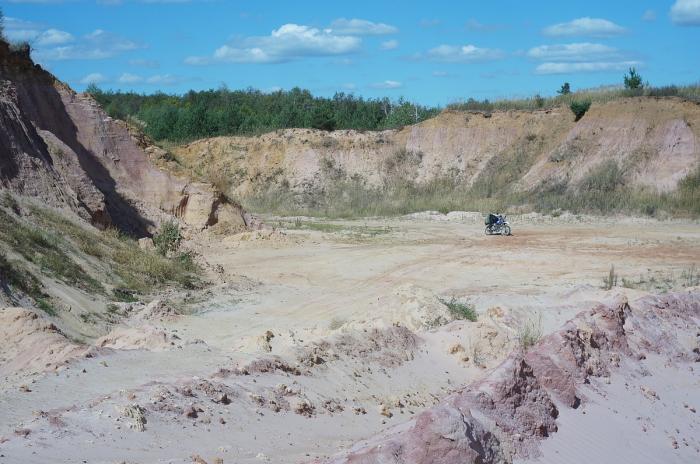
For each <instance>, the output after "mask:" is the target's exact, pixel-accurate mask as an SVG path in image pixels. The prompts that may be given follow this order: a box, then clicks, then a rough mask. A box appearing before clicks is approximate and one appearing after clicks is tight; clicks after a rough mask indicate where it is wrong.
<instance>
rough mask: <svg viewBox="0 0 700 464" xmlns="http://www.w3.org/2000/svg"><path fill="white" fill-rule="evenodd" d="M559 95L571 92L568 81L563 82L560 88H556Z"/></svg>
mask: <svg viewBox="0 0 700 464" xmlns="http://www.w3.org/2000/svg"><path fill="white" fill-rule="evenodd" d="M557 93H558V94H559V95H569V94H570V93H571V85H570V84H569V83H568V82H564V83H563V84H562V85H561V88H560V89H559V90H557Z"/></svg>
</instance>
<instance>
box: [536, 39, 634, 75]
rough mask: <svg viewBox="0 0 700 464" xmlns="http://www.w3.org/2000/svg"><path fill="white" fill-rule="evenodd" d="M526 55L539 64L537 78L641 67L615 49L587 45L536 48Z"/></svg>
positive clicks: (596, 44) (584, 43)
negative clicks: (539, 76)
mask: <svg viewBox="0 0 700 464" xmlns="http://www.w3.org/2000/svg"><path fill="white" fill-rule="evenodd" d="M526 55H527V56H528V57H529V58H531V59H534V60H538V61H543V63H541V64H539V65H538V66H537V67H536V68H535V72H536V73H537V74H568V73H579V72H605V71H619V70H624V69H627V68H629V67H632V66H639V65H641V64H642V63H641V62H640V61H637V60H635V59H633V58H631V57H630V56H629V54H627V53H625V52H623V51H621V50H619V49H617V48H615V47H610V46H608V45H603V44H598V43H589V42H583V43H570V44H556V45H540V46H539V47H533V48H531V49H530V50H528V51H527V53H526Z"/></svg>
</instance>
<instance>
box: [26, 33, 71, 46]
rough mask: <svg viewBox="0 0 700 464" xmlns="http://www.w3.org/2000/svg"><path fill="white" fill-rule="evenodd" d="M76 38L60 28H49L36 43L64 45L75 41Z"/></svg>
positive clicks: (38, 44)
mask: <svg viewBox="0 0 700 464" xmlns="http://www.w3.org/2000/svg"><path fill="white" fill-rule="evenodd" d="M73 40H75V38H74V37H73V36H72V35H71V34H69V33H68V32H65V31H59V30H58V29H47V30H45V31H44V32H42V33H41V34H39V36H38V37H37V38H36V43H35V45H37V46H42V45H63V44H67V43H69V42H73Z"/></svg>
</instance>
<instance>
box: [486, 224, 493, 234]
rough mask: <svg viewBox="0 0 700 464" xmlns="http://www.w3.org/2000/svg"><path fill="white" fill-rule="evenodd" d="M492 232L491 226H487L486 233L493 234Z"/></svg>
mask: <svg viewBox="0 0 700 464" xmlns="http://www.w3.org/2000/svg"><path fill="white" fill-rule="evenodd" d="M492 233H493V232H492V231H491V228H490V227H488V226H486V235H491V234H492Z"/></svg>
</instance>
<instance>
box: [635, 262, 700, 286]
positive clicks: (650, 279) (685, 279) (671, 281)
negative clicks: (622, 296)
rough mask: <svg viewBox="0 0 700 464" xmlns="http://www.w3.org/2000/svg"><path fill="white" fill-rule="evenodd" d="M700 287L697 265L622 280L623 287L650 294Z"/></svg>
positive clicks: (652, 272) (699, 274) (699, 273)
mask: <svg viewBox="0 0 700 464" xmlns="http://www.w3.org/2000/svg"><path fill="white" fill-rule="evenodd" d="M698 285H700V272H699V271H698V268H697V266H696V265H695V264H691V265H690V266H687V267H685V268H683V269H680V270H667V271H649V272H647V273H646V274H642V275H640V276H639V277H637V278H633V277H632V278H626V277H623V278H622V286H623V287H625V288H634V289H639V290H646V291H650V292H670V291H676V290H681V289H684V288H689V287H697V286H698Z"/></svg>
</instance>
